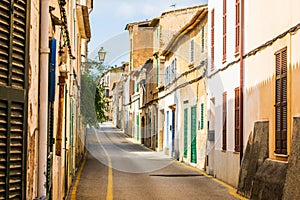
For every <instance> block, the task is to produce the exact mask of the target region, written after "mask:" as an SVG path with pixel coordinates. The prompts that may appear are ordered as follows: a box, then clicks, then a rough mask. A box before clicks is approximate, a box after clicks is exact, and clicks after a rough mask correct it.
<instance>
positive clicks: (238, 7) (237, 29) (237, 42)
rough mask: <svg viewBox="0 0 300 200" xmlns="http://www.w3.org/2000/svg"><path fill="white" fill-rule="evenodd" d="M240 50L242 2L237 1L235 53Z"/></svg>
mask: <svg viewBox="0 0 300 200" xmlns="http://www.w3.org/2000/svg"><path fill="white" fill-rule="evenodd" d="M239 50H240V0H235V52H236V53H237V52H239Z"/></svg>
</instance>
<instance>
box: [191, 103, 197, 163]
mask: <svg viewBox="0 0 300 200" xmlns="http://www.w3.org/2000/svg"><path fill="white" fill-rule="evenodd" d="M196 127H197V107H196V106H194V107H192V109H191V162H192V163H197V133H196Z"/></svg>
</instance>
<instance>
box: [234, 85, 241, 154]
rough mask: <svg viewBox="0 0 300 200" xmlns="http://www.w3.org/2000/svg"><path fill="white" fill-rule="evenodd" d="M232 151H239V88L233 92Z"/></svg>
mask: <svg viewBox="0 0 300 200" xmlns="http://www.w3.org/2000/svg"><path fill="white" fill-rule="evenodd" d="M234 94H235V95H234V96H235V98H234V119H235V120H234V127H235V128H234V129H235V137H234V150H235V152H239V151H240V88H235V90H234Z"/></svg>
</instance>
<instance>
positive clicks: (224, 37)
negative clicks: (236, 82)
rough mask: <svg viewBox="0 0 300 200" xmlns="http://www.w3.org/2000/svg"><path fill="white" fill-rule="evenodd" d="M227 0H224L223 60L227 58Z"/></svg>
mask: <svg viewBox="0 0 300 200" xmlns="http://www.w3.org/2000/svg"><path fill="white" fill-rule="evenodd" d="M226 15H227V13H226V0H223V61H225V60H226Z"/></svg>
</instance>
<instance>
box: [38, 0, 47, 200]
mask: <svg viewBox="0 0 300 200" xmlns="http://www.w3.org/2000/svg"><path fill="white" fill-rule="evenodd" d="M40 10H41V12H40V13H41V16H40V24H41V26H40V66H39V71H40V75H39V79H40V80H39V94H40V95H39V103H40V105H39V147H38V151H39V152H38V196H39V197H42V196H46V193H47V191H46V180H47V179H46V173H47V133H48V65H49V53H50V49H49V30H48V25H49V0H41V4H40Z"/></svg>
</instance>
